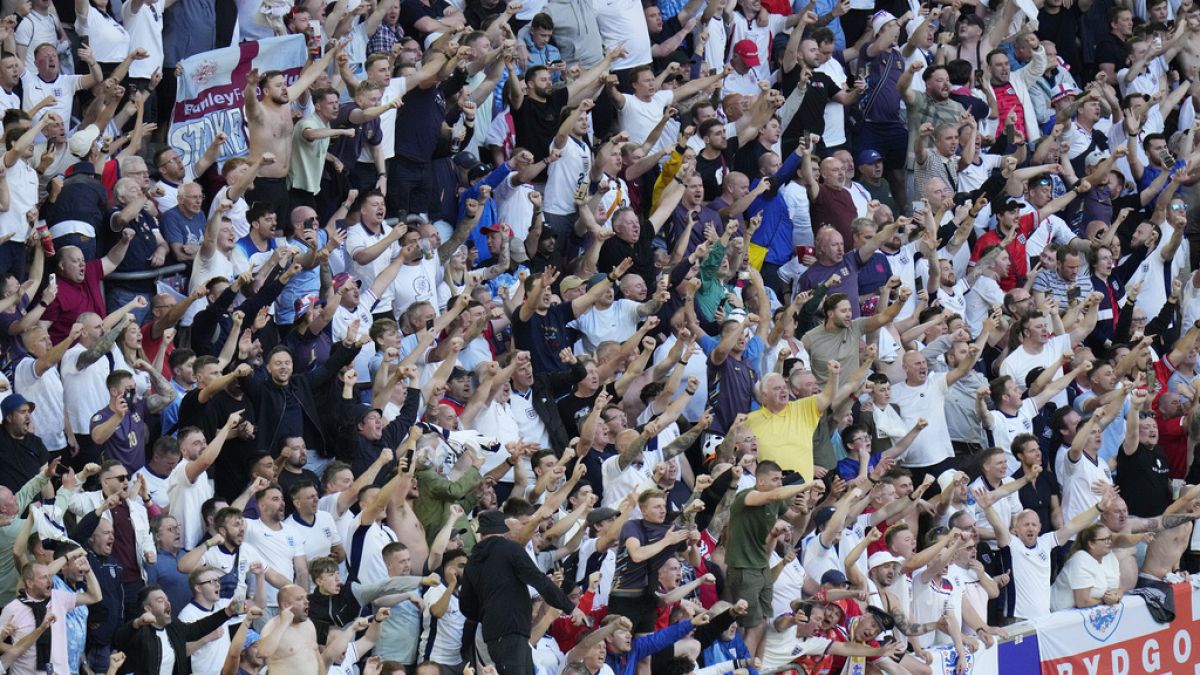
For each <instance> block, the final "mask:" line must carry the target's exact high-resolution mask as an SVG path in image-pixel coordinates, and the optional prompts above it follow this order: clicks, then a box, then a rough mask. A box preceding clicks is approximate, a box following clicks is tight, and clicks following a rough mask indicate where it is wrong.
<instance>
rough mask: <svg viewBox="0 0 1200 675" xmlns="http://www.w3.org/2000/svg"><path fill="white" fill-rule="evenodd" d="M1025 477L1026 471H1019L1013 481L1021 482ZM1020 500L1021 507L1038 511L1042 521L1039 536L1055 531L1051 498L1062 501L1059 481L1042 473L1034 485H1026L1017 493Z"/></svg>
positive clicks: (1014, 475) (1014, 474)
mask: <svg viewBox="0 0 1200 675" xmlns="http://www.w3.org/2000/svg"><path fill="white" fill-rule="evenodd" d="M1024 476H1025V470H1024V469H1017V470H1016V472H1015V473H1013V480H1020V479H1021V478H1023V477H1024ZM1017 496H1018V498H1020V500H1021V506H1023V507H1025V508H1027V509H1030V510H1031V511H1036V512H1037V514H1038V517H1039V518H1041V519H1042V530H1041V532H1038V534H1039V535H1041V534H1046V533H1047V532H1053V531H1054V521H1053V520H1052V519H1051V517H1050V514H1051V509H1050V498H1051V497H1058V498H1059V499H1060V500H1061V499H1062V490H1060V489H1059V487H1058V481H1057V480H1055V479H1054V477H1053V476H1051V475H1050V474H1049V473H1042V474H1041V475H1040V476H1038V479H1037V480H1036V481H1034V484H1033V485H1026V486H1025V487H1023V488H1021V490H1020V491H1019V492H1017Z"/></svg>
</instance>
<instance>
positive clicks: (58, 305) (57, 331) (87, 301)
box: [42, 260, 105, 344]
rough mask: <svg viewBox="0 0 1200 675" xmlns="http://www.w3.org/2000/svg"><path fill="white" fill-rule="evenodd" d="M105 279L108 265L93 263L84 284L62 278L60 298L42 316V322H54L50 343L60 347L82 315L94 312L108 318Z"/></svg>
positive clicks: (87, 271)
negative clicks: (101, 283) (101, 286)
mask: <svg viewBox="0 0 1200 675" xmlns="http://www.w3.org/2000/svg"><path fill="white" fill-rule="evenodd" d="M103 278H104V261H103V260H89V261H88V263H87V267H86V271H85V272H84V274H83V282H82V283H75V282H73V281H71V280H70V279H67V278H66V277H59V278H58V295H57V296H56V297H55V298H54V302H52V303H50V306H49V307H47V308H46V311H45V312H43V313H42V320H43V321H49V322H50V330H49V333H50V341H51V342H54V343H56V344H57V343H59V342H61V341H63V340H64V339H66V337H67V335H68V334H69V333H70V332H71V325H72V324H74V323H75V320H76V319H78V318H79V315H80V314H84V313H86V312H94V313H96V314H99V315H100V318H102V319H103V318H104V316H105V311H104V296H103V295H101V294H100V280H101V279H103Z"/></svg>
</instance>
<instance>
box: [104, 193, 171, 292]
mask: <svg viewBox="0 0 1200 675" xmlns="http://www.w3.org/2000/svg"><path fill="white" fill-rule="evenodd" d="M120 212H121V209H120V208H113V209H112V210H111V211H110V212H109V214H108V225H109V227H108V228H107V229H106V231H105V237H104V239H105V241H104V251H105V253H107V252H108V250H109V249H111V248H112V247H113V246H115V245H116V244H117V242H119V241H120V240H121V232H122V231H123V230H124V229H126V228H129V229H132V230H133V231H134V232H135V234H134V235H133V239H132V240H131V241H130V242H129V251H128V252H126V253H125V258H124V259H122V260H121V264H120V265H117V269H116V271H117V272H145V271H148V270H150V269H152V268H151V267H150V258H152V257H154V250H155V249H157V248H158V239H157V238H156V237H155V236H154V235H155V234H156V233H157V232H158V221H157V220H156V219H155V218H154V216H152V215H150V214H149V213H146V212H145V211H142V212H141V213H139V214H138V218H137V220H135V221H133V222H131V223H128V224H126V225H123V226H122V225H121V224H120V223H118V222H117V220H116V217H117V214H118V213H120ZM105 283H106V284H108V285H110V286H121V287H124V288H128V289H132V290H136V291H144V292H154V280H153V279H149V280H145V281H111V280H110V281H106V282H105Z"/></svg>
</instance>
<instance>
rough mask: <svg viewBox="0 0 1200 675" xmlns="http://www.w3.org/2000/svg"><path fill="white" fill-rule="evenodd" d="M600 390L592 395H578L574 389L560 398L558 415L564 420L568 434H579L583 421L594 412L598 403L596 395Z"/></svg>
mask: <svg viewBox="0 0 1200 675" xmlns="http://www.w3.org/2000/svg"><path fill="white" fill-rule="evenodd" d="M599 393H600V392H599V391H597V392H596V393H595V394H592V395H591V396H576V395H575V391H574V390H572V391H570V392H568V393H567V395H566V396H563V397H562V398H560V399H558V403H557V405H558V417H559V419H561V420H562V423H563V426H564V427H566V429H567V435H568V436H578V435H579V428H580V427H581V426H583V421H584V420H585V419H587V416H588V415H590V414H591V413H592V406H593V405H594V404H595V403H596V396H597V395H598V394H599Z"/></svg>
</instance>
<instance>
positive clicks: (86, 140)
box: [67, 124, 100, 159]
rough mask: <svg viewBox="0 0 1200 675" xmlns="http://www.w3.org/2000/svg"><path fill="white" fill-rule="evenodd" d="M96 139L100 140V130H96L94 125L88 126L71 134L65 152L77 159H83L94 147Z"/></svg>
mask: <svg viewBox="0 0 1200 675" xmlns="http://www.w3.org/2000/svg"><path fill="white" fill-rule="evenodd" d="M97 138H100V130H99V129H97V128H96V125H95V124H89V125H87V126H86V127H84V128H82V129H80V130H79V131H76V132H75V133H73V134H71V138H70V140H68V141H67V150H69V151H70V152H71V154H72V155H74V156H76V157H78V158H79V159H83V158H84V157H87V156H88V153H90V152H91V151H92V148H93V147H95V146H96V139H97Z"/></svg>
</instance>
